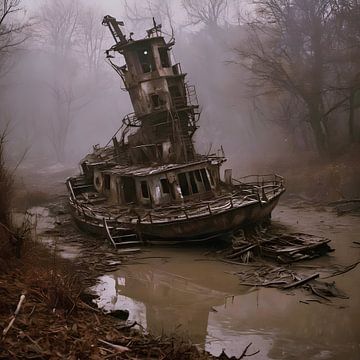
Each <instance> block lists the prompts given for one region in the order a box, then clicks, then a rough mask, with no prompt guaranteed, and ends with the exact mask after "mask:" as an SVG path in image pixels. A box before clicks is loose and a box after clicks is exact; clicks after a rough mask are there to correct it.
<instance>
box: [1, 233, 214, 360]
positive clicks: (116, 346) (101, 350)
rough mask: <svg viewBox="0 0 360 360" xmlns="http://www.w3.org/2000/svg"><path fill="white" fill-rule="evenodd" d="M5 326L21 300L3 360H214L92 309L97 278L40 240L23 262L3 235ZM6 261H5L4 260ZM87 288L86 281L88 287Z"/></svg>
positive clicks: (29, 244) (4, 341) (30, 244)
mask: <svg viewBox="0 0 360 360" xmlns="http://www.w3.org/2000/svg"><path fill="white" fill-rule="evenodd" d="M0 235H1V239H2V245H3V246H2V250H3V251H2V253H1V254H2V255H4V254H5V253H6V254H7V258H6V259H2V260H3V261H2V262H1V265H2V269H1V270H2V271H1V275H0V324H1V327H2V329H5V328H6V327H7V325H8V324H9V323H11V320H12V319H13V313H14V311H15V309H16V307H17V304H18V303H19V300H20V298H21V296H24V302H22V304H21V308H20V311H19V313H18V314H17V316H16V318H15V321H14V323H13V325H12V326H10V327H9V329H8V331H7V332H6V334H5V335H2V338H1V340H0V341H1V346H0V358H1V359H16V358H21V359H27V358H38V359H63V358H67V359H104V358H114V359H134V358H136V359H145V358H146V359H159V358H162V359H214V358H215V357H213V356H211V355H210V354H208V353H206V352H204V351H203V350H201V349H198V348H197V347H196V346H194V345H192V344H191V343H189V342H188V341H184V340H181V339H176V338H169V337H165V336H164V337H156V338H155V337H152V336H150V335H148V334H146V333H145V332H144V331H143V329H142V328H139V327H137V326H136V324H128V323H126V322H125V321H123V320H121V319H119V318H117V317H114V316H112V315H107V314H105V313H103V312H102V311H100V310H99V309H97V307H96V306H95V305H94V303H92V299H93V297H92V296H91V295H90V294H89V293H88V290H87V286H86V285H85V284H84V280H85V279H86V280H88V281H89V279H91V280H92V281H93V283H95V282H96V276H97V273H96V272H94V271H93V270H92V269H91V268H88V269H86V268H85V269H84V268H83V267H79V265H78V264H77V263H74V262H73V261H71V260H68V259H64V258H62V257H60V256H58V255H57V254H56V252H55V251H54V250H53V251H52V250H51V249H50V248H49V247H46V246H44V245H43V244H41V243H40V242H38V241H37V240H36V239H34V238H29V239H27V241H26V242H25V243H24V244H23V248H22V253H21V258H20V259H17V258H16V257H14V256H13V249H11V247H10V246H8V247H7V249H6V251H5V247H6V245H5V244H6V239H5V238H6V236H7V234H6V233H5V231H3V232H1V234H0ZM2 257H3V256H2ZM85 283H86V281H85Z"/></svg>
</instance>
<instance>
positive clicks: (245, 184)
mask: <svg viewBox="0 0 360 360" xmlns="http://www.w3.org/2000/svg"><path fill="white" fill-rule="evenodd" d="M232 181H233V184H234V185H235V186H236V187H237V188H239V189H253V190H254V191H259V190H262V191H263V192H265V194H266V193H271V192H274V191H276V190H279V189H283V188H284V178H283V177H281V176H280V175H277V174H266V175H247V176H244V177H242V178H238V179H232Z"/></svg>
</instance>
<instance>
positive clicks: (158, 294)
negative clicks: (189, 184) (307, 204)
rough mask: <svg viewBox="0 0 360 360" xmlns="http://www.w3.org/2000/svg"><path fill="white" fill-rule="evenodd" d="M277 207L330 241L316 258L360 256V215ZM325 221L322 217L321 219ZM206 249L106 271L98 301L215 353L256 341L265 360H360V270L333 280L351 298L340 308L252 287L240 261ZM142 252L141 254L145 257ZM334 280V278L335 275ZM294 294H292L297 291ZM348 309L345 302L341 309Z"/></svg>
mask: <svg viewBox="0 0 360 360" xmlns="http://www.w3.org/2000/svg"><path fill="white" fill-rule="evenodd" d="M320 214H321V218H320V217H319V213H318V212H316V211H313V210H307V209H289V208H285V207H279V208H278V210H277V211H275V212H274V214H273V215H274V216H273V219H274V221H275V222H281V223H282V224H285V225H288V226H290V227H291V228H292V230H294V231H303V232H307V233H313V234H314V235H321V236H327V237H329V238H330V239H332V246H333V247H334V248H335V249H336V251H335V252H334V253H332V255H331V256H326V257H323V258H321V259H317V260H314V261H312V262H311V264H312V265H314V264H318V265H320V266H321V265H322V264H327V265H328V264H334V263H340V264H350V263H353V262H354V261H355V260H358V259H360V249H352V248H350V246H351V245H353V244H352V241H358V240H359V235H360V223H359V221H358V218H357V217H351V216H348V217H340V218H338V217H337V216H336V215H334V214H333V213H331V212H323V213H320ZM320 220H321V222H320ZM205 252H206V249H204V248H192V249H187V248H162V249H157V248H150V251H149V252H147V253H146V256H147V257H156V256H157V257H161V259H160V258H158V259H143V260H141V259H139V260H138V261H141V262H146V263H145V264H136V265H128V266H121V268H120V269H119V270H118V271H116V272H114V273H110V274H107V275H105V276H102V277H101V278H100V283H99V284H98V285H97V286H96V287H95V288H94V290H95V291H96V292H97V293H98V294H99V295H100V299H99V306H102V307H104V308H105V309H107V310H115V309H127V310H129V312H130V317H129V319H130V320H132V321H137V322H138V323H140V324H141V325H142V326H144V327H145V328H146V329H147V330H148V331H149V332H150V333H152V334H154V335H161V334H163V333H166V334H168V335H171V334H173V333H175V332H176V333H177V334H178V335H181V336H183V337H185V338H190V339H191V340H192V341H193V342H194V343H196V344H199V345H200V346H201V347H203V348H205V349H206V350H208V351H209V352H211V353H212V354H214V355H219V354H220V353H221V351H222V350H223V349H225V351H226V353H227V354H228V355H229V356H233V355H234V356H240V355H241V354H242V351H243V350H244V348H245V347H246V346H247V345H248V344H249V343H250V342H251V343H252V346H251V347H250V349H249V353H252V352H255V351H256V350H260V353H259V354H256V355H254V356H252V357H251V359H253V360H260V359H284V358H286V359H299V358H303V359H314V360H316V359H334V358H336V359H358V354H359V353H360V323H359V321H358V319H359V318H360V308H359V306H358V304H359V301H360V289H359V287H358V286H354V284H359V281H360V271H359V269H358V268H356V269H355V270H352V271H351V272H349V273H347V274H345V275H343V276H339V277H337V278H335V280H336V282H337V285H338V287H339V288H341V289H342V290H344V291H345V292H346V293H347V294H348V295H349V296H350V299H349V300H345V301H343V300H334V301H333V303H334V304H333V305H334V306H326V305H321V304H316V303H311V304H308V305H307V304H303V303H300V302H299V300H305V299H306V298H308V297H309V296H308V294H307V293H305V292H302V291H301V290H299V291H292V292H291V293H290V295H289V294H287V293H285V292H281V291H279V290H277V289H258V290H254V289H250V288H248V287H243V286H240V285H239V280H238V279H237V278H236V277H235V276H233V275H231V274H230V273H231V272H232V271H235V270H236V269H239V267H238V266H236V265H230V264H226V263H221V262H216V261H200V260H199V259H201V260H205V259H206V257H205V256H204V255H203V254H204V253H205ZM139 257H140V258H141V255H139ZM331 280H332V279H330V281H331ZM291 295H292V296H291ZM339 307H343V308H339Z"/></svg>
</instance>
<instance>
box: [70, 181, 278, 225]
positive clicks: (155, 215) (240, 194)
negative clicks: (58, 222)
mask: <svg viewBox="0 0 360 360" xmlns="http://www.w3.org/2000/svg"><path fill="white" fill-rule="evenodd" d="M233 181H234V183H238V185H235V187H236V188H237V191H236V192H234V193H232V194H230V195H224V196H221V197H218V198H216V200H214V201H207V202H203V203H202V205H200V206H194V205H191V204H190V205H188V206H176V207H168V208H164V209H163V210H162V211H159V212H154V211H151V210H150V211H148V212H147V213H146V214H145V215H142V216H141V215H137V216H136V217H131V218H129V221H130V222H131V223H138V224H140V223H151V224H153V223H165V222H168V221H176V220H184V219H191V218H197V217H201V216H208V215H214V214H216V213H219V212H223V211H226V210H230V209H233V208H235V207H237V208H238V207H241V206H242V205H244V204H249V203H260V205H261V206H262V205H263V203H265V202H266V201H268V200H269V198H271V197H272V196H275V195H276V194H279V192H280V191H282V190H283V189H284V179H283V178H282V177H281V176H279V175H275V174H269V175H249V176H246V177H243V178H240V179H233ZM70 204H71V205H72V206H73V208H74V209H75V211H76V213H77V214H78V216H81V217H83V218H84V220H86V221H88V222H92V223H96V224H98V225H101V224H102V222H103V218H104V217H105V218H108V219H109V221H113V222H114V224H116V223H117V219H115V218H113V217H112V216H111V215H110V214H105V213H104V212H103V211H94V210H93V209H91V208H90V207H88V206H86V205H85V204H82V203H80V202H79V201H77V200H76V199H74V198H73V197H72V196H71V197H70Z"/></svg>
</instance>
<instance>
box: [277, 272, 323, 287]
mask: <svg viewBox="0 0 360 360" xmlns="http://www.w3.org/2000/svg"><path fill="white" fill-rule="evenodd" d="M319 276H320V275H319V274H318V273H316V274H313V275H311V276H309V277H307V278H305V279H301V280H299V281H295V282H293V283H291V284H288V285H285V286H283V287H282V289H291V288H293V287H296V286H300V285H304V284H306V283H307V282H309V281H311V280H314V279H316V278H318V277H319Z"/></svg>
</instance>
